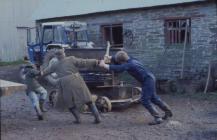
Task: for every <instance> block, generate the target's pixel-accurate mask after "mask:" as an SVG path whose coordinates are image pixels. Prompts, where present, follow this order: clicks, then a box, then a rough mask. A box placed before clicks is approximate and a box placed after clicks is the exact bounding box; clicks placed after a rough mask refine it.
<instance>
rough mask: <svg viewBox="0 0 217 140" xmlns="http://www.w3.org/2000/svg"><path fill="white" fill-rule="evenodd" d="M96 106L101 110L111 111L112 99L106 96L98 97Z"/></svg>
mask: <svg viewBox="0 0 217 140" xmlns="http://www.w3.org/2000/svg"><path fill="white" fill-rule="evenodd" d="M96 106H97V108H98V109H99V110H100V111H101V112H110V111H111V110H112V104H111V101H110V100H109V98H108V97H105V96H102V97H98V98H97V100H96Z"/></svg>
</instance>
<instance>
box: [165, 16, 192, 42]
mask: <svg viewBox="0 0 217 140" xmlns="http://www.w3.org/2000/svg"><path fill="white" fill-rule="evenodd" d="M184 20H185V23H187V25H188V26H187V42H186V44H187V45H191V18H190V17H173V18H167V19H164V28H165V29H164V34H165V44H166V45H169V46H173V45H183V44H184V42H185V36H184V40H183V39H182V37H181V36H182V33H181V32H182V31H185V29H186V26H185V27H181V22H183V21H184ZM170 23H178V27H169V26H170V25H169V24H170ZM184 35H185V32H184ZM182 40H183V41H182Z"/></svg>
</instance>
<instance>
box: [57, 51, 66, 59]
mask: <svg viewBox="0 0 217 140" xmlns="http://www.w3.org/2000/svg"><path fill="white" fill-rule="evenodd" d="M55 56H56V57H57V59H59V60H61V59H64V58H65V52H64V49H58V50H56V52H55Z"/></svg>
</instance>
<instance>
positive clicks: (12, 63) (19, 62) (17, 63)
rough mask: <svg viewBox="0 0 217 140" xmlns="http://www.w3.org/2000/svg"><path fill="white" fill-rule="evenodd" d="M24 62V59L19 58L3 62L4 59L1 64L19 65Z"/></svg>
mask: <svg viewBox="0 0 217 140" xmlns="http://www.w3.org/2000/svg"><path fill="white" fill-rule="evenodd" d="M23 63H24V61H23V60H17V61H12V62H2V61H0V66H8V65H19V64H23Z"/></svg>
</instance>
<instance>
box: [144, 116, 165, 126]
mask: <svg viewBox="0 0 217 140" xmlns="http://www.w3.org/2000/svg"><path fill="white" fill-rule="evenodd" d="M162 122H163V120H162V118H160V117H155V118H154V121H152V122H149V123H148V125H157V124H161V123H162Z"/></svg>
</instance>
